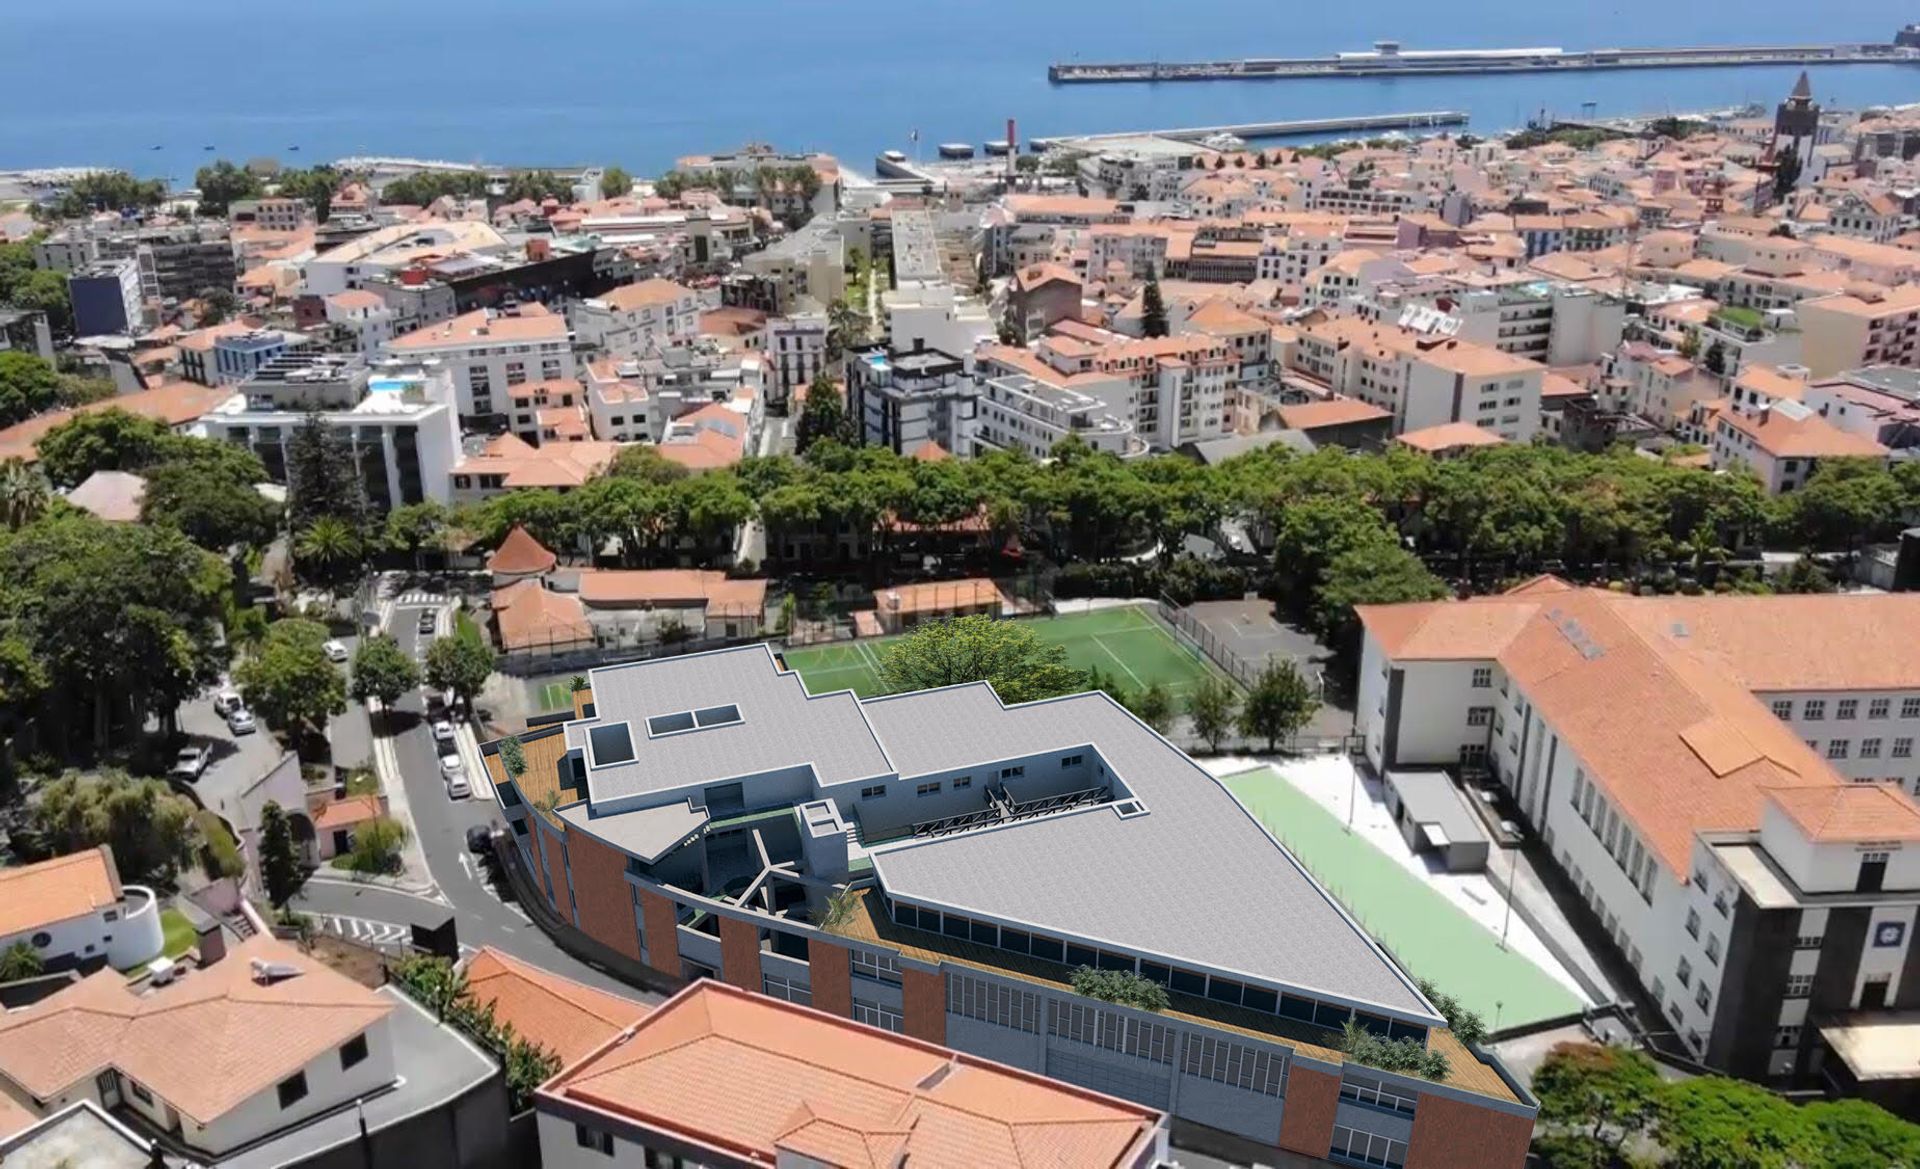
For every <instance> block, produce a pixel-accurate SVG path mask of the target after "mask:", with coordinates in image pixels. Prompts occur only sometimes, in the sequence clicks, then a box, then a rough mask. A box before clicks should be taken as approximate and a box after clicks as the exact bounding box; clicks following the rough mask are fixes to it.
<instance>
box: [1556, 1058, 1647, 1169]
mask: <svg viewBox="0 0 1920 1169" xmlns="http://www.w3.org/2000/svg"><path fill="white" fill-rule="evenodd" d="M1533 1091H1534V1095H1535V1096H1537V1097H1539V1100H1540V1117H1539V1125H1540V1130H1541V1131H1540V1136H1539V1141H1540V1144H1541V1145H1542V1147H1543V1149H1551V1151H1552V1155H1551V1157H1550V1163H1551V1164H1552V1165H1553V1166H1554V1169H1575V1167H1576V1166H1577V1167H1579V1169H1607V1167H1608V1166H1611V1165H1614V1164H1615V1163H1617V1162H1618V1161H1619V1160H1620V1155H1621V1150H1622V1147H1623V1146H1624V1145H1626V1144H1627V1142H1629V1141H1632V1140H1634V1139H1636V1138H1638V1137H1640V1136H1641V1135H1643V1134H1644V1133H1645V1132H1646V1131H1647V1127H1648V1126H1649V1125H1650V1124H1652V1122H1653V1118H1654V1114H1655V1107H1656V1103H1657V1101H1658V1098H1659V1092H1660V1074H1659V1072H1658V1071H1657V1070H1655V1068H1654V1065H1653V1061H1652V1060H1651V1059H1649V1058H1647V1056H1646V1055H1644V1054H1643V1053H1641V1052H1639V1051H1636V1050H1633V1049H1632V1048H1624V1047H1602V1046H1599V1045H1597V1044H1592V1043H1561V1044H1557V1045H1555V1047H1554V1048H1553V1050H1551V1051H1549V1052H1548V1053H1547V1057H1546V1059H1545V1060H1543V1061H1541V1064H1540V1070H1539V1071H1537V1072H1535V1073H1534V1077H1533Z"/></svg>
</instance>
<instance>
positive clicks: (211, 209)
mask: <svg viewBox="0 0 1920 1169" xmlns="http://www.w3.org/2000/svg"><path fill="white" fill-rule="evenodd" d="M193 185H194V186H196V187H198V188H200V203H199V211H200V214H202V215H212V216H224V215H225V214H226V213H227V209H228V208H229V207H231V206H232V205H233V204H234V203H236V202H238V201H240V200H242V199H257V198H259V197H260V180H259V178H258V177H257V176H255V175H254V173H253V172H252V171H249V170H247V169H246V168H244V167H238V166H235V165H233V164H232V163H231V162H228V161H227V160H226V159H224V158H222V159H220V160H218V161H217V162H215V163H214V164H213V165H211V166H203V167H201V168H200V169H199V170H198V171H195V172H194V175H193Z"/></svg>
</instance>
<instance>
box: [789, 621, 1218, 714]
mask: <svg viewBox="0 0 1920 1169" xmlns="http://www.w3.org/2000/svg"><path fill="white" fill-rule="evenodd" d="M1016 620H1020V621H1021V622H1022V623H1023V624H1025V625H1026V626H1027V627H1028V628H1030V629H1032V630H1033V631H1034V633H1036V634H1038V635H1039V637H1040V638H1041V640H1043V641H1050V642H1054V643H1056V644H1058V645H1062V646H1065V647H1066V650H1067V662H1068V664H1070V665H1072V666H1073V667H1074V668H1076V669H1081V670H1087V669H1092V668H1094V667H1096V666H1097V667H1099V669H1100V671H1101V672H1102V673H1104V674H1109V675H1111V676H1113V677H1116V678H1118V679H1119V680H1120V683H1121V685H1123V686H1127V687H1129V688H1131V689H1145V688H1146V687H1148V686H1151V685H1153V684H1154V683H1155V682H1158V683H1159V684H1160V685H1162V686H1164V687H1166V688H1167V692H1168V693H1170V694H1171V695H1173V697H1174V700H1175V701H1176V702H1182V703H1183V702H1184V700H1185V698H1186V696H1187V695H1188V694H1189V693H1191V692H1192V691H1193V689H1194V688H1195V687H1196V686H1198V685H1199V684H1200V681H1201V679H1203V678H1207V677H1211V676H1215V675H1217V674H1218V671H1217V670H1215V669H1214V667H1213V665H1212V664H1211V663H1209V662H1208V661H1207V660H1206V659H1205V658H1204V657H1202V656H1201V655H1200V654H1199V653H1198V652H1197V651H1195V650H1192V649H1190V648H1188V647H1187V646H1186V645H1185V644H1183V643H1182V642H1180V640H1179V639H1177V638H1176V637H1175V636H1174V635H1173V631H1172V630H1170V629H1168V628H1167V626H1166V625H1165V624H1163V623H1162V622H1161V621H1160V620H1159V619H1158V618H1157V617H1155V616H1153V614H1152V613H1151V612H1149V611H1148V610H1147V609H1146V608H1145V607H1143V606H1138V605H1129V606H1126V607H1124V608H1116V609H1096V610H1094V611H1093V612H1090V613H1069V614H1067V615H1065V616H1061V617H1032V618H1016ZM896 640H898V639H897V638H891V637H882V638H872V639H869V640H866V641H843V642H837V643H835V644H833V645H819V646H807V647H802V648H799V649H790V650H787V651H785V653H784V655H783V656H784V657H785V658H786V662H787V665H788V666H789V667H791V668H792V669H794V670H797V671H799V674H800V680H801V681H802V682H804V683H806V687H807V690H808V691H809V692H811V693H814V694H826V693H829V692H831V691H834V690H851V691H853V692H854V693H855V694H858V695H860V696H861V697H862V698H868V697H872V696H873V695H875V694H884V693H885V692H886V690H885V688H884V687H883V686H881V684H880V659H881V658H882V657H883V656H884V655H885V654H886V652H887V647H888V646H889V645H891V644H892V643H893V642H894V641H896Z"/></svg>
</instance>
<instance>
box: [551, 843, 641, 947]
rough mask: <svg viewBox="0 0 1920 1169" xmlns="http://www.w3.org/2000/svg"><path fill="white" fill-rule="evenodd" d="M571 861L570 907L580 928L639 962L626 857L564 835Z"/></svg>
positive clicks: (597, 940)
mask: <svg viewBox="0 0 1920 1169" xmlns="http://www.w3.org/2000/svg"><path fill="white" fill-rule="evenodd" d="M567 856H568V857H570V858H572V861H573V904H574V909H575V910H576V911H577V912H578V914H579V918H580V922H579V925H580V928H581V930H583V931H584V932H585V933H586V935H587V936H588V937H590V938H592V939H593V940H594V941H596V942H599V943H601V944H603V945H605V946H608V947H610V948H612V949H614V950H618V951H619V952H620V953H622V954H625V955H626V956H627V957H629V958H632V959H634V960H635V961H639V959H640V933H639V931H638V930H637V929H635V928H634V924H633V886H631V885H629V884H627V857H626V854H625V853H623V852H620V851H618V850H616V849H612V848H609V847H607V846H606V845H604V844H602V843H600V842H599V841H598V840H595V839H594V838H593V837H591V836H588V835H587V834H586V833H584V832H573V831H569V832H568V833H567Z"/></svg>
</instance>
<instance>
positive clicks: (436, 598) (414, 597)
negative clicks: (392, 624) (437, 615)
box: [393, 590, 447, 608]
mask: <svg viewBox="0 0 1920 1169" xmlns="http://www.w3.org/2000/svg"><path fill="white" fill-rule="evenodd" d="M446 603H447V595H446V594H445V593H428V592H421V591H419V590H415V591H413V592H410V593H401V594H400V595H399V596H397V597H395V598H394V599H393V604H394V607H395V608H399V607H401V606H404V605H444V604H446Z"/></svg>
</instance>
